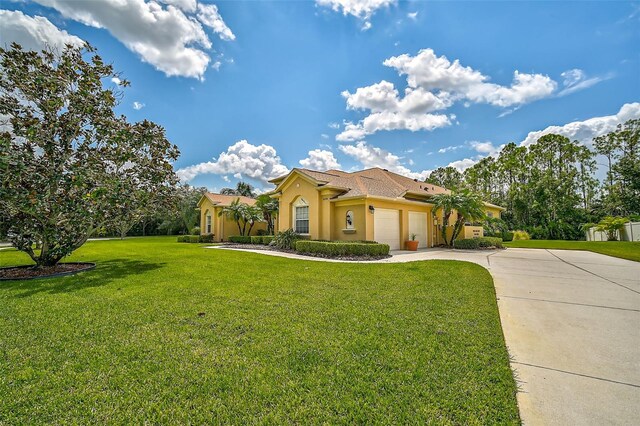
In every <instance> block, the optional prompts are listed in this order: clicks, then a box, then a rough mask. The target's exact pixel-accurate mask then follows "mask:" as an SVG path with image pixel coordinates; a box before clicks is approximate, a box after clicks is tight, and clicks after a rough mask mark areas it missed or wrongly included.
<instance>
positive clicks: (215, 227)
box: [198, 192, 267, 242]
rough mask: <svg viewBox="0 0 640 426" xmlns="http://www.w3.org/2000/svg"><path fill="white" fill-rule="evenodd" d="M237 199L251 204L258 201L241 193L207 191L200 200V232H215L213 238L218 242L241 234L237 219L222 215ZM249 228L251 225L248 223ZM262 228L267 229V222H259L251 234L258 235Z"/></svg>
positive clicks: (203, 233) (204, 233)
mask: <svg viewBox="0 0 640 426" xmlns="http://www.w3.org/2000/svg"><path fill="white" fill-rule="evenodd" d="M237 199H240V202H241V203H245V204H249V205H250V206H252V205H254V204H255V203H256V200H255V199H253V198H250V197H244V196H240V195H222V194H213V193H211V192H207V193H205V194H204V195H203V196H202V198H200V201H198V209H200V233H201V234H202V235H206V234H213V240H214V241H216V242H220V241H225V240H227V239H229V237H231V236H233V235H240V231H239V230H238V224H237V223H236V221H235V220H233V219H229V218H228V217H226V216H225V215H222V216H220V212H221V211H222V209H223V208H224V207H228V206H229V205H231V203H233V202H234V201H235V200H237ZM248 228H249V226H248V225H247V229H248ZM260 229H262V230H263V231H266V230H267V223H266V222H257V223H256V224H255V225H253V228H252V229H251V235H257V233H258V230H260Z"/></svg>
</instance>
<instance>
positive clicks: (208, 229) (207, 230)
mask: <svg viewBox="0 0 640 426" xmlns="http://www.w3.org/2000/svg"><path fill="white" fill-rule="evenodd" d="M204 217H205V225H204V230H205V232H204V233H205V234H211V233H212V232H211V212H210V211H209V210H207V211H206V212H204Z"/></svg>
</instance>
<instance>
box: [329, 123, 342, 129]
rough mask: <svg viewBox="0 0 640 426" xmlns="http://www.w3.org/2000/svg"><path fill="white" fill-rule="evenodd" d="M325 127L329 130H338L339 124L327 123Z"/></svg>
mask: <svg viewBox="0 0 640 426" xmlns="http://www.w3.org/2000/svg"><path fill="white" fill-rule="evenodd" d="M327 126H329V128H331V129H339V128H340V124H339V123H329V124H327Z"/></svg>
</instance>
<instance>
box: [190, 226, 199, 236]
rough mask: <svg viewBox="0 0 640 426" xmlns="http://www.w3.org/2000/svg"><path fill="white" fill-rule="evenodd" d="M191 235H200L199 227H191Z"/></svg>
mask: <svg viewBox="0 0 640 426" xmlns="http://www.w3.org/2000/svg"><path fill="white" fill-rule="evenodd" d="M191 235H200V227H199V226H194V227H193V228H191Z"/></svg>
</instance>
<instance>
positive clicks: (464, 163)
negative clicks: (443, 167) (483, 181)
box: [448, 158, 478, 172]
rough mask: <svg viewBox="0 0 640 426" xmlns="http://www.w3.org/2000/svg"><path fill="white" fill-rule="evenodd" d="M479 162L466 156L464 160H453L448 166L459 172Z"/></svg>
mask: <svg viewBox="0 0 640 426" xmlns="http://www.w3.org/2000/svg"><path fill="white" fill-rule="evenodd" d="M477 162H478V161H477V160H473V159H471V158H464V159H462V160H457V161H452V162H451V163H449V164H448V166H449V167H453V168H455V169H457V170H458V171H459V172H464V171H465V170H466V169H468V168H469V167H471V166H473V165H474V164H476V163H477Z"/></svg>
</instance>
